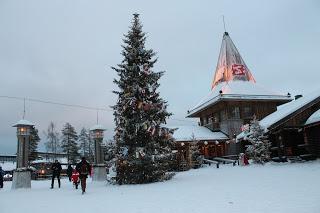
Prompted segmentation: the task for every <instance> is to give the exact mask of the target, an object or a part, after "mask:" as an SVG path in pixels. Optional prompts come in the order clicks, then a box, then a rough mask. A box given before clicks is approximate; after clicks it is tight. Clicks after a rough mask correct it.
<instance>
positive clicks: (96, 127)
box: [90, 124, 106, 131]
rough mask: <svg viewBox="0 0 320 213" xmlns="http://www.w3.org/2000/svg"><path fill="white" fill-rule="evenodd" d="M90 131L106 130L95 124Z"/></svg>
mask: <svg viewBox="0 0 320 213" xmlns="http://www.w3.org/2000/svg"><path fill="white" fill-rule="evenodd" d="M90 130H91V131H93V130H103V131H104V130H106V128H104V127H103V126H102V125H100V124H96V125H94V126H93V127H91V128H90Z"/></svg>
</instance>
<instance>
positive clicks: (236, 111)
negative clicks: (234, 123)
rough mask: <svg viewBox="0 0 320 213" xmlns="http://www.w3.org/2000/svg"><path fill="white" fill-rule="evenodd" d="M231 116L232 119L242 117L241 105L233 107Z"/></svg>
mask: <svg viewBox="0 0 320 213" xmlns="http://www.w3.org/2000/svg"><path fill="white" fill-rule="evenodd" d="M229 117H230V118H231V119H237V118H240V109H239V107H231V108H230V113H229Z"/></svg>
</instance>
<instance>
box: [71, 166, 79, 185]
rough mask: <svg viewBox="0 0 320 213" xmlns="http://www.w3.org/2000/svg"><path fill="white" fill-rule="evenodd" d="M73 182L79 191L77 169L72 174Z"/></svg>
mask: <svg viewBox="0 0 320 213" xmlns="http://www.w3.org/2000/svg"><path fill="white" fill-rule="evenodd" d="M71 180H72V182H73V185H74V186H75V187H76V189H78V185H79V183H80V180H79V172H78V171H77V170H75V169H74V170H73V172H72V176H71Z"/></svg>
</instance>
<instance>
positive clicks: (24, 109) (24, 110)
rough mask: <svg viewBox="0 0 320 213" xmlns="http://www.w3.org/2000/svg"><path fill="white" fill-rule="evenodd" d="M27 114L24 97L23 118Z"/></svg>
mask: <svg viewBox="0 0 320 213" xmlns="http://www.w3.org/2000/svg"><path fill="white" fill-rule="evenodd" d="M25 116H26V99H25V98H23V115H22V119H24V117H25Z"/></svg>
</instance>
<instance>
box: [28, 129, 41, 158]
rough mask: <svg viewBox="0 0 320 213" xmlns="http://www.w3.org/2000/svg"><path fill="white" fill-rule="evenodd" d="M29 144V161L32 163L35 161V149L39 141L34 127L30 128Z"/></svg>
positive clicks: (36, 155)
mask: <svg viewBox="0 0 320 213" xmlns="http://www.w3.org/2000/svg"><path fill="white" fill-rule="evenodd" d="M30 136H31V137H30V143H29V161H34V160H36V159H37V157H38V154H37V149H38V144H39V141H40V137H39V135H38V130H37V129H36V128H35V127H32V128H31V131H30Z"/></svg>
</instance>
